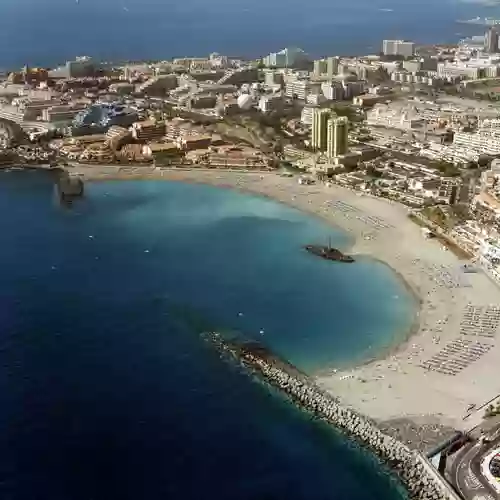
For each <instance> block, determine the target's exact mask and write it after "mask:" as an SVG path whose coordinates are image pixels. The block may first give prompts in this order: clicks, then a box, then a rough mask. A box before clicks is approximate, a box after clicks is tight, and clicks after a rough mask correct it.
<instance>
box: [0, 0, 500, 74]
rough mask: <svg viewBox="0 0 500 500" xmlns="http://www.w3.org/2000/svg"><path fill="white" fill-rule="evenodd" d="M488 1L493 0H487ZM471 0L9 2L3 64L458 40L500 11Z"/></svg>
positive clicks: (341, 50) (374, 48) (0, 51)
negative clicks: (388, 41)
mask: <svg viewBox="0 0 500 500" xmlns="http://www.w3.org/2000/svg"><path fill="white" fill-rule="evenodd" d="M484 3H486V1H485V2H484ZM484 3H481V1H474V0H469V1H468V2H467V1H463V0H438V1H436V0H420V1H418V2H415V1H409V0H357V1H355V2H345V1H341V0H317V1H316V2H314V3H313V4H307V3H304V1H303V0H286V1H285V0H271V1H264V0H253V1H252V2H248V1H246V0H212V1H207V0H184V1H182V2H175V1H162V0H140V1H139V0H43V1H41V0H2V2H1V14H2V15H1V16H0V68H4V69H9V68H16V67H19V66H22V65H24V64H28V65H31V66H36V65H38V66H54V65H56V64H58V63H64V62H65V61H66V60H69V59H73V58H74V57H75V56H78V55H89V56H93V57H95V58H96V59H98V60H103V61H125V60H144V59H152V60H158V59H169V58H172V57H183V56H203V55H207V54H208V53H210V52H214V51H216V52H220V53H223V54H227V55H232V56H241V57H262V56H263V55H266V54H268V53H269V52H271V51H277V50H280V49H282V48H284V47H286V46H298V47H301V48H302V49H304V50H305V51H306V52H308V53H309V54H310V55H311V56H313V57H319V56H325V55H359V54H366V53H377V52H379V51H380V48H381V43H382V40H383V39H384V38H389V39H393V38H404V39H410V40H413V41H415V42H417V43H420V44H428V43H431V44H432V43H453V42H457V41H458V40H459V39H460V38H464V37H465V36H470V35H479V34H482V33H484V31H485V29H486V28H485V27H482V26H471V25H466V24H458V23H456V21H457V20H459V19H469V18H473V17H476V16H480V17H485V16H492V17H497V18H498V17H500V7H498V6H497V7H495V6H486V5H484Z"/></svg>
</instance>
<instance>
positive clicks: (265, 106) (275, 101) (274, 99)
mask: <svg viewBox="0 0 500 500" xmlns="http://www.w3.org/2000/svg"><path fill="white" fill-rule="evenodd" d="M282 105H283V98H282V97H281V95H271V96H262V97H261V98H260V99H259V104H258V108H259V110H260V111H262V113H270V112H271V111H273V110H275V109H279V108H281V106H282Z"/></svg>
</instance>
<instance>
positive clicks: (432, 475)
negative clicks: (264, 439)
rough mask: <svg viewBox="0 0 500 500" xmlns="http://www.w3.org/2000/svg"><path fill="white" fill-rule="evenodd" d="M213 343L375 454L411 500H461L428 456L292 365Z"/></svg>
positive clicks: (254, 349)
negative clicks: (321, 386) (342, 400)
mask: <svg viewBox="0 0 500 500" xmlns="http://www.w3.org/2000/svg"><path fill="white" fill-rule="evenodd" d="M211 340H212V341H215V343H216V344H217V345H218V347H219V348H222V350H224V351H229V352H230V353H231V354H232V355H234V356H235V357H236V358H237V359H238V360H239V361H240V362H241V363H243V364H244V365H245V366H246V367H247V368H250V369H251V370H253V371H255V372H257V373H258V374H260V375H261V376H262V377H263V378H264V379H265V380H266V381H267V382H268V383H269V384H271V385H272V386H274V387H276V388H278V389H279V390H281V391H283V392H285V393H286V394H287V395H288V396H289V397H290V398H291V399H292V400H293V401H294V402H295V403H296V404H298V405H299V406H300V407H302V408H304V409H306V410H308V411H310V412H311V413H313V414H314V415H315V416H316V417H318V418H320V419H322V420H324V421H326V422H328V423H330V424H333V425H334V426H335V427H337V428H339V429H341V430H342V431H343V432H344V433H345V434H347V435H349V436H352V437H353V438H355V439H356V440H357V441H358V442H360V443H361V444H362V445H364V446H366V447H367V448H368V449H370V450H371V451H373V452H374V453H375V454H376V455H377V456H378V457H379V458H380V459H381V460H382V461H383V462H384V463H385V464H386V465H388V466H389V468H390V469H391V470H392V471H393V472H395V473H396V474H397V475H398V476H399V478H400V480H401V481H402V483H403V484H404V485H405V487H406V489H407V491H408V493H409V497H410V498H411V499H415V500H457V498H458V497H457V496H456V494H455V492H454V491H453V490H452V488H451V487H450V485H449V484H448V483H447V482H446V481H445V480H444V478H442V477H441V476H440V475H439V474H438V472H437V471H436V470H435V469H434V468H433V467H432V465H431V464H430V463H429V462H428V461H427V459H426V458H425V457H424V456H422V455H421V454H420V453H418V452H416V451H412V450H410V449H409V448H408V447H407V446H405V445H404V444H403V443H401V442H399V441H398V440H396V439H395V438H393V437H391V436H388V435H386V434H384V433H383V432H382V431H381V430H380V429H378V427H377V426H376V425H375V424H374V423H373V422H371V421H369V419H368V418H366V417H364V416H362V415H360V414H358V413H357V412H356V411H354V410H353V409H351V408H348V407H344V406H342V405H341V404H339V402H338V401H336V400H335V399H334V398H333V397H331V396H330V395H329V394H327V393H325V392H324V391H322V390H321V389H320V388H319V387H318V386H316V385H315V384H314V383H313V382H312V381H311V380H310V379H308V378H307V377H306V376H305V375H303V374H301V373H300V372H299V371H298V370H296V369H295V368H294V367H292V366H291V365H289V364H287V363H285V362H283V361H281V360H279V359H278V358H276V357H274V356H272V355H271V354H270V353H269V352H267V351H266V350H265V349H264V348H262V347H255V346H251V347H248V346H244V345H242V346H238V345H232V344H227V343H225V342H224V341H223V340H222V339H221V337H220V336H219V335H217V334H215V336H214V337H212V339H211Z"/></svg>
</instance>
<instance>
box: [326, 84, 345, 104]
mask: <svg viewBox="0 0 500 500" xmlns="http://www.w3.org/2000/svg"><path fill="white" fill-rule="evenodd" d="M321 92H323V95H324V96H325V97H326V98H327V99H328V100H329V101H341V100H342V99H343V98H344V87H343V85H342V84H341V83H340V82H324V83H323V84H322V85H321Z"/></svg>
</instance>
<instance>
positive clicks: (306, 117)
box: [300, 106, 317, 125]
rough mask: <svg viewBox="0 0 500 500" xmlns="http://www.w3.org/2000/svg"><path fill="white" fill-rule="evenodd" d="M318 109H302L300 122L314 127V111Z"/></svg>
mask: <svg viewBox="0 0 500 500" xmlns="http://www.w3.org/2000/svg"><path fill="white" fill-rule="evenodd" d="M315 109H317V107H316V106H304V107H303V108H302V113H301V115H300V121H301V122H302V123H303V124H304V125H312V122H313V115H314V110H315Z"/></svg>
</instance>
